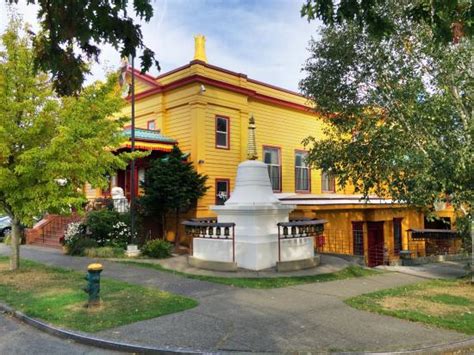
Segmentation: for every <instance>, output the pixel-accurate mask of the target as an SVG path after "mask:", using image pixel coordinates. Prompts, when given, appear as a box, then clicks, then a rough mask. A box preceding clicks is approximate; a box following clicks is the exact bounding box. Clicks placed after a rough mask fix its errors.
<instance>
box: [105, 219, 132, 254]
mask: <svg viewBox="0 0 474 355" xmlns="http://www.w3.org/2000/svg"><path fill="white" fill-rule="evenodd" d="M131 235H132V232H131V230H130V228H129V226H128V225H127V224H126V223H124V222H117V223H115V224H114V225H113V227H112V231H111V232H110V233H109V235H108V238H107V239H106V241H105V245H106V246H110V247H114V248H122V249H125V247H126V246H127V243H128V241H129V240H130V239H131ZM135 236H136V234H135Z"/></svg>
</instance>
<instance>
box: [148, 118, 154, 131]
mask: <svg viewBox="0 0 474 355" xmlns="http://www.w3.org/2000/svg"><path fill="white" fill-rule="evenodd" d="M152 122H153V123H154V124H155V128H154V129H151V128H150V123H152ZM146 129H147V130H149V131H156V120H149V121H147V122H146Z"/></svg>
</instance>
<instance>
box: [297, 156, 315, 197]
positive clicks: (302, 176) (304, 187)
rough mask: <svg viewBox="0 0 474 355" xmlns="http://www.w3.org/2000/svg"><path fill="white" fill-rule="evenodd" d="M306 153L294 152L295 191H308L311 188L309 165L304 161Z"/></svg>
mask: <svg viewBox="0 0 474 355" xmlns="http://www.w3.org/2000/svg"><path fill="white" fill-rule="evenodd" d="M307 157H308V153H306V152H303V151H297V152H296V153H295V183H296V191H304V192H309V191H310V190H311V186H310V180H309V179H310V175H309V167H308V164H307V163H306V158H307Z"/></svg>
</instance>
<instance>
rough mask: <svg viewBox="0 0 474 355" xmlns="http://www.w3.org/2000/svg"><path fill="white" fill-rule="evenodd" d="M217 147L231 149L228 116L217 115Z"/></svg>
mask: <svg viewBox="0 0 474 355" xmlns="http://www.w3.org/2000/svg"><path fill="white" fill-rule="evenodd" d="M216 148H221V149H229V118H228V117H219V116H217V117H216Z"/></svg>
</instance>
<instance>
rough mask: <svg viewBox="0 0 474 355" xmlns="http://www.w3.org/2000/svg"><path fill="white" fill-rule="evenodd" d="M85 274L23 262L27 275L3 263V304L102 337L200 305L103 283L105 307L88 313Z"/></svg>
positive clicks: (3, 260)
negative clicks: (104, 333) (102, 332)
mask: <svg viewBox="0 0 474 355" xmlns="http://www.w3.org/2000/svg"><path fill="white" fill-rule="evenodd" d="M84 277H85V273H79V272H75V271H70V270H65V269H60V268H53V267H49V266H45V265H42V264H39V263H35V262H32V261H28V260H22V263H21V269H20V270H18V271H14V272H13V271H9V270H8V260H7V259H6V258H0V302H4V303H7V304H8V305H10V306H12V307H13V308H15V309H16V310H19V311H21V312H23V313H25V314H27V315H28V316H31V317H34V318H39V319H42V320H44V321H46V322H48V323H51V324H54V325H56V326H59V327H64V328H68V329H74V330H81V331H85V332H96V331H100V330H104V329H108V328H113V327H118V326H121V325H124V324H129V323H133V322H137V321H141V320H145V319H150V318H155V317H159V316H163V315H166V314H170V313H175V312H180V311H183V310H186V309H189V308H193V307H195V306H196V305H197V301H195V300H193V299H190V298H186V297H182V296H178V295H175V294H172V293H169V292H164V291H160V290H158V289H154V288H147V287H141V286H137V285H132V284H129V283H126V282H122V281H115V280H109V279H102V281H101V299H102V305H101V306H100V307H98V308H96V309H88V308H86V307H84V305H85V304H86V303H87V298H88V295H87V294H86V293H85V292H84V291H83V288H84V287H85V286H86V283H87V282H86V281H85V280H84Z"/></svg>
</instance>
